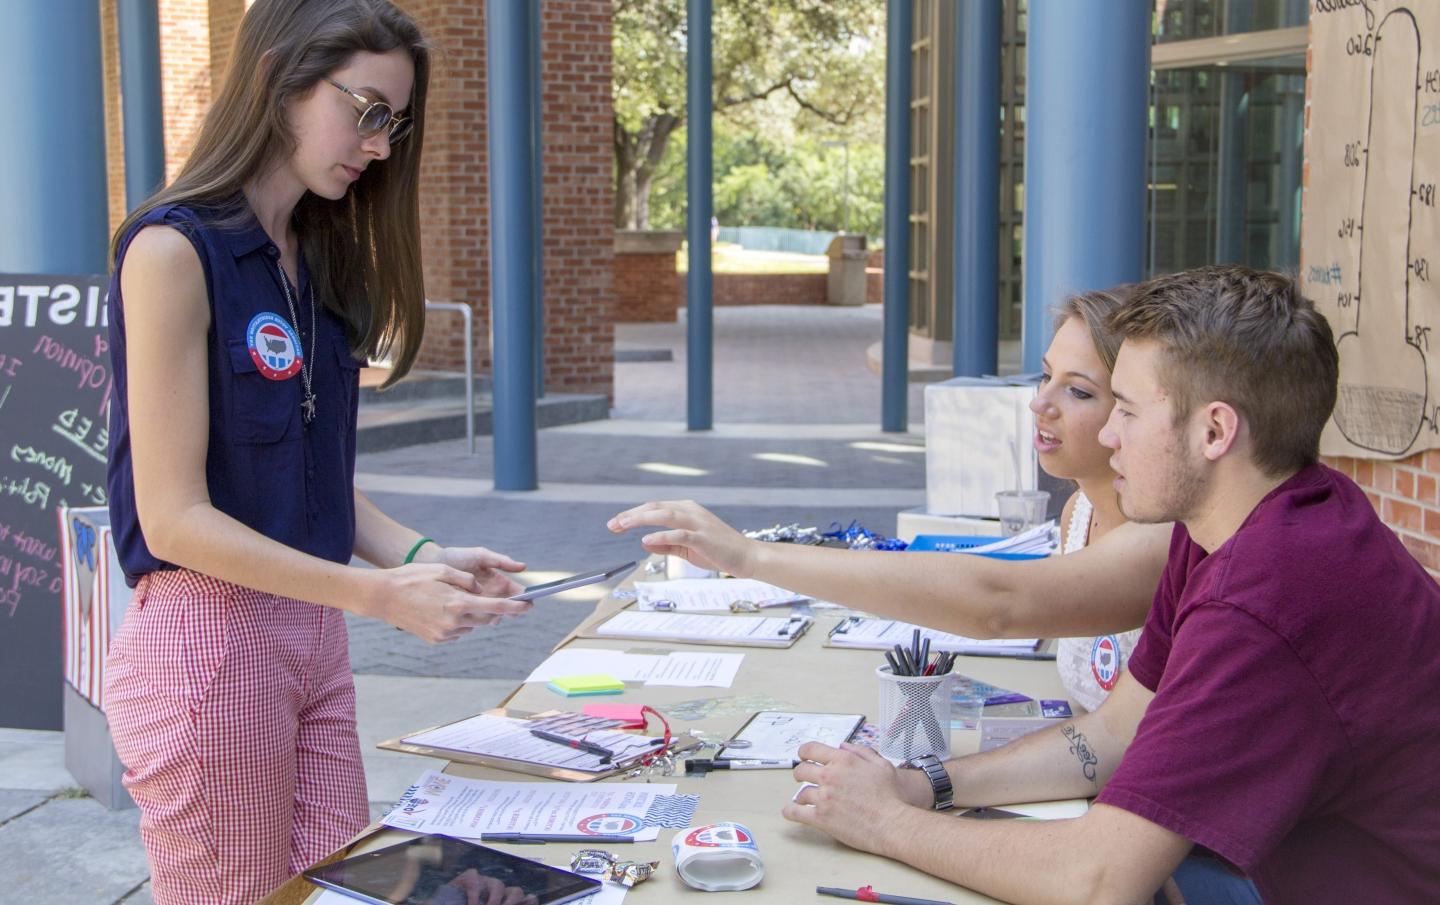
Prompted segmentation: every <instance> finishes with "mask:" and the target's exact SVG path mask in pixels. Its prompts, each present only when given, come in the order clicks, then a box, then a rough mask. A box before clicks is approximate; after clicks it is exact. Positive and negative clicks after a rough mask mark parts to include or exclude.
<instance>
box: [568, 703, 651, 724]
mask: <svg viewBox="0 0 1440 905" xmlns="http://www.w3.org/2000/svg"><path fill="white" fill-rule="evenodd" d="M642 706H643V705H641V704H586V705H585V706H584V707H582V708H581V709H580V712H581V713H583V714H585V715H586V716H598V717H600V718H602V719H607V720H624V723H623V724H622V725H621V726H619V727H618V728H621V729H644V728H645V714H643V713H641V712H640V708H641V707H642Z"/></svg>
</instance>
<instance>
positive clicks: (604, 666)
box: [525, 647, 663, 682]
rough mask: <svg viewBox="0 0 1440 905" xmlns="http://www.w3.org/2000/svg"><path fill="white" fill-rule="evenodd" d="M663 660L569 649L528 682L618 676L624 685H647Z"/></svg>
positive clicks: (554, 656) (543, 665)
mask: <svg viewBox="0 0 1440 905" xmlns="http://www.w3.org/2000/svg"><path fill="white" fill-rule="evenodd" d="M661 659H663V658H661V657H655V656H647V655H644V654H627V653H625V652H624V651H621V650H597V649H594V648H584V647H567V648H566V649H564V650H557V651H556V652H555V653H553V654H551V655H550V656H548V657H546V658H545V662H543V663H541V664H540V665H539V666H537V667H535V670H534V671H533V672H531V673H530V676H529V677H528V678H527V679H526V680H525V681H526V682H549V681H550V680H551V679H555V678H559V677H561V676H589V675H595V674H600V675H607V676H614V677H615V678H617V679H619V680H620V681H621V682H643V681H645V678H646V677H647V676H649V675H650V674H651V673H652V672H654V671H655V665H656V663H657V662H658V661H659V660H661Z"/></svg>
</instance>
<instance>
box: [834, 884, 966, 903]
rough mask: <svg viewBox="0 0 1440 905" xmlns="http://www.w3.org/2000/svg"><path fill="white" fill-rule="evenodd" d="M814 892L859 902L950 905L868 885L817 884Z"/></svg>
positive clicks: (937, 900)
mask: <svg viewBox="0 0 1440 905" xmlns="http://www.w3.org/2000/svg"><path fill="white" fill-rule="evenodd" d="M815 892H816V893H818V894H819V895H822V896H834V897H836V898H837V899H855V900H857V901H860V902H888V903H890V905H951V903H949V902H944V901H941V900H939V899H917V898H915V897H913V896H892V895H890V894H888V893H883V892H876V891H875V890H874V889H872V888H870V887H869V886H862V887H860V888H859V889H839V888H837V887H834V886H817V887H815Z"/></svg>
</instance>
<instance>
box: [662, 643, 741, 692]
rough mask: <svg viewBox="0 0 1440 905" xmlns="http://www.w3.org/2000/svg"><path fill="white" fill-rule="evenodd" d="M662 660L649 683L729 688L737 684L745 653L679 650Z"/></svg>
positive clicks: (686, 686) (687, 686)
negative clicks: (737, 674)
mask: <svg viewBox="0 0 1440 905" xmlns="http://www.w3.org/2000/svg"><path fill="white" fill-rule="evenodd" d="M655 659H656V660H659V661H660V662H659V663H657V664H656V666H655V671H654V672H652V673H651V674H650V675H649V677H647V678H646V679H645V684H646V685H670V686H682V687H685V688H729V687H730V686H731V685H733V684H734V683H735V674H736V673H738V672H739V671H740V664H741V662H743V661H744V659H745V655H744V654H709V653H701V652H693V651H675V652H674V653H672V654H670V655H669V656H667V657H656V658H655Z"/></svg>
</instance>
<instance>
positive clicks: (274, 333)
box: [245, 311, 305, 380]
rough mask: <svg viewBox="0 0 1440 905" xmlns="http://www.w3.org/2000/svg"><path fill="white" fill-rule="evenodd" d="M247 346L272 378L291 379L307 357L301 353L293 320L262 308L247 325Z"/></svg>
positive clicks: (265, 374) (256, 361)
mask: <svg viewBox="0 0 1440 905" xmlns="http://www.w3.org/2000/svg"><path fill="white" fill-rule="evenodd" d="M245 345H246V346H248V347H249V349H250V358H251V360H252V361H254V362H255V367H256V368H257V369H258V370H259V371H260V373H261V374H262V375H264V376H265V377H267V378H269V379H270V380H289V379H290V378H291V377H294V376H295V375H296V374H299V373H300V367H301V366H302V365H303V364H304V363H305V359H304V358H303V357H302V356H301V354H300V336H299V335H298V334H297V333H296V332H295V328H294V327H292V326H290V322H289V321H287V320H285V318H283V317H281V316H280V315H278V314H274V313H272V312H269V311H263V312H261V313H260V314H257V315H255V316H254V317H253V318H251V319H250V326H248V327H246V328H245Z"/></svg>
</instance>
